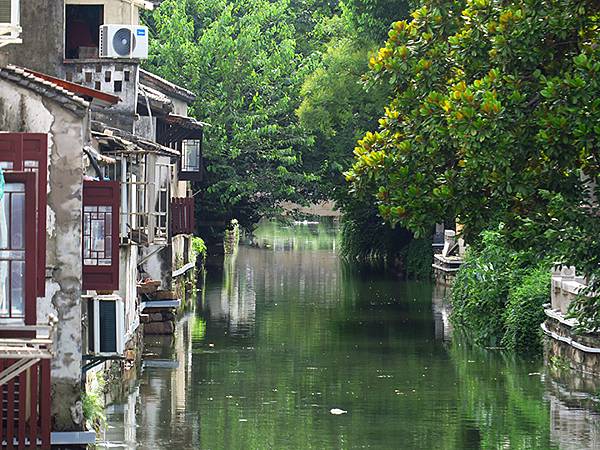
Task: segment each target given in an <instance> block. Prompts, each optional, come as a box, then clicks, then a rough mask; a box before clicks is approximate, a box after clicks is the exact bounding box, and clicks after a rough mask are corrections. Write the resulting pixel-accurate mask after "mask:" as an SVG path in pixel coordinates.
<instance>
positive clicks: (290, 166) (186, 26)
mask: <svg viewBox="0 0 600 450" xmlns="http://www.w3.org/2000/svg"><path fill="white" fill-rule="evenodd" d="M288 9H289V3H288V2H287V1H285V0H280V1H277V2H269V1H266V0H242V1H236V2H226V1H223V0H184V1H180V0H166V1H165V2H163V3H162V5H161V6H160V7H159V8H157V9H156V10H155V12H154V14H153V15H152V17H151V20H150V22H151V26H152V28H153V31H154V37H155V39H153V41H152V42H153V46H152V49H151V58H150V60H149V62H148V64H149V66H150V67H151V68H152V70H153V71H155V72H157V73H158V74H159V75H162V76H164V77H166V78H167V79H169V80H172V81H174V82H176V83H179V84H181V85H183V86H185V87H187V88H188V89H191V90H192V91H194V92H195V93H196V94H197V95H198V98H197V100H196V102H195V103H194V105H193V114H194V115H195V116H196V117H200V118H202V119H203V120H205V121H207V122H209V123H210V124H211V127H210V128H209V129H208V130H207V132H206V142H205V147H204V155H205V160H206V173H207V176H206V180H205V183H204V188H205V189H204V197H203V198H202V208H203V210H204V211H205V213H210V215H212V217H213V218H218V217H222V218H224V219H230V218H232V217H239V218H240V220H243V221H244V224H246V225H247V224H250V223H253V222H254V221H256V220H257V219H258V218H259V217H260V216H261V215H263V214H268V213H269V212H270V211H272V210H273V209H274V208H276V206H277V204H278V203H279V202H280V201H282V200H293V199H296V198H297V197H298V194H299V190H297V189H295V187H297V186H300V187H301V186H302V183H303V182H305V181H306V177H305V175H304V173H303V169H302V167H301V163H302V159H301V151H300V150H301V146H302V145H303V140H304V134H303V132H302V130H301V129H300V127H299V125H298V123H297V120H296V118H295V115H294V110H295V107H296V106H297V103H296V102H297V97H298V87H299V79H298V67H299V62H300V60H299V58H298V55H297V53H296V42H295V39H294V33H295V28H294V25H293V23H290V21H289V17H288Z"/></svg>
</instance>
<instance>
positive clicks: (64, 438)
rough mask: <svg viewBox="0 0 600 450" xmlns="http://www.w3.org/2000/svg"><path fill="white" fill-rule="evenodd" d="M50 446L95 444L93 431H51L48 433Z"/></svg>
mask: <svg viewBox="0 0 600 450" xmlns="http://www.w3.org/2000/svg"><path fill="white" fill-rule="evenodd" d="M50 443H51V444H52V445H90V444H95V443H96V433H95V432H94V431H53V432H52V433H50Z"/></svg>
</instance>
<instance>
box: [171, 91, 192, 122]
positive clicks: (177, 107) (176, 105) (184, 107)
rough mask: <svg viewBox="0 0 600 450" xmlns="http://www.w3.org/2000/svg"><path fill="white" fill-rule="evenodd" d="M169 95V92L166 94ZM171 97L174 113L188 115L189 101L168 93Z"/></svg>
mask: <svg viewBox="0 0 600 450" xmlns="http://www.w3.org/2000/svg"><path fill="white" fill-rule="evenodd" d="M166 95H168V94H166ZM168 96H169V98H170V99H171V101H172V102H173V113H174V114H177V115H179V116H185V117H187V115H188V104H187V102H185V101H183V100H181V99H179V98H176V97H174V96H170V95H168Z"/></svg>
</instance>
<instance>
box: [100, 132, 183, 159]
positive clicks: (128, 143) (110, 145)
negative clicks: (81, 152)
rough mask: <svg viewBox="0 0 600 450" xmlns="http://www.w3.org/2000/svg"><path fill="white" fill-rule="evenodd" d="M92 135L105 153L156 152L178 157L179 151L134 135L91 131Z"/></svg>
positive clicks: (179, 155)
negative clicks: (123, 135)
mask: <svg viewBox="0 0 600 450" xmlns="http://www.w3.org/2000/svg"><path fill="white" fill-rule="evenodd" d="M92 136H93V137H94V138H95V139H96V140H97V141H98V143H99V144H100V145H101V146H102V147H104V149H103V153H107V154H112V155H115V154H144V153H157V154H160V155H165V156H170V157H175V158H179V157H181V154H180V153H179V151H177V150H174V149H172V148H169V147H165V146H163V145H160V144H157V143H156V142H151V141H147V140H146V139H141V138H138V137H136V136H133V135H131V136H127V138H124V137H121V136H116V135H114V134H111V133H110V132H107V131H104V132H100V131H92Z"/></svg>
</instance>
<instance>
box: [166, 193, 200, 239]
mask: <svg viewBox="0 0 600 450" xmlns="http://www.w3.org/2000/svg"><path fill="white" fill-rule="evenodd" d="M194 225H195V224H194V198H193V197H184V198H173V199H171V236H176V235H178V234H194Z"/></svg>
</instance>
